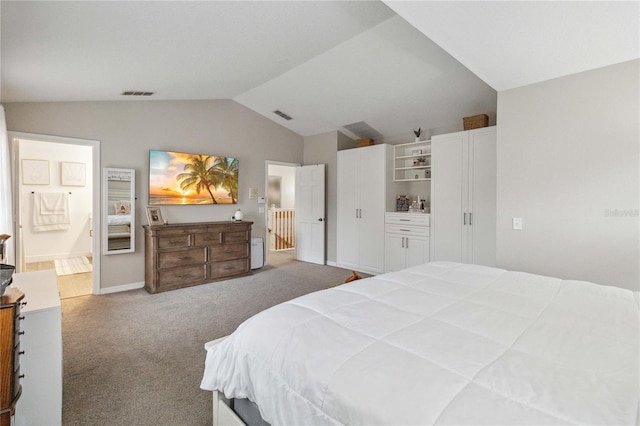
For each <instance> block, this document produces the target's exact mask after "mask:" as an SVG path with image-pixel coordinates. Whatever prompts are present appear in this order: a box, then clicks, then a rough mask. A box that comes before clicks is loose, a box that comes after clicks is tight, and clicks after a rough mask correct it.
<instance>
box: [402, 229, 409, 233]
mask: <svg viewBox="0 0 640 426" xmlns="http://www.w3.org/2000/svg"><path fill="white" fill-rule="evenodd" d="M400 230H401V231H404V232H411V229H400Z"/></svg>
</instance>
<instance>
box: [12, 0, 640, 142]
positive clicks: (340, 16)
mask: <svg viewBox="0 0 640 426" xmlns="http://www.w3.org/2000/svg"><path fill="white" fill-rule="evenodd" d="M0 14H1V21H0V24H1V28H0V37H1V49H2V51H1V55H0V60H1V74H0V77H1V84H0V90H1V91H0V100H1V101H2V102H50V101H97V100H101V101H102V100H104V101H112V100H128V99H131V98H130V97H124V96H123V95H122V92H124V91H149V92H155V94H154V95H153V96H152V97H142V98H143V99H145V100H149V99H152V100H172V99H233V100H235V101H237V102H239V103H241V104H243V105H245V106H246V107H248V108H250V109H252V110H254V111H256V112H258V113H260V114H262V115H264V116H265V117H268V118H269V119H271V120H273V121H275V122H277V123H279V124H281V125H283V126H285V127H287V128H289V129H291V130H293V131H295V132H297V133H299V134H301V135H314V134H318V133H322V132H325V131H331V130H340V131H343V132H345V133H347V134H350V135H351V136H357V134H354V133H352V132H351V131H349V130H347V129H345V127H344V126H345V125H349V124H352V123H360V122H364V123H366V124H367V125H369V126H370V127H372V128H373V129H375V131H377V132H378V133H380V134H382V135H385V136H390V135H398V134H404V133H407V132H410V131H411V129H412V128H416V127H423V128H446V127H450V126H452V125H456V124H459V123H460V122H461V119H462V117H464V116H467V115H473V114H479V113H487V114H489V115H490V116H491V117H495V111H496V91H497V90H498V91H499V90H506V89H510V88H514V87H519V86H522V85H527V84H531V83H535V82H538V81H542V80H547V79H550V78H555V77H559V76H562V75H567V74H571V73H575V72H580V71H584V70H587V69H591V68H596V67H601V66H605V65H609V64H613V63H618V62H623V61H626V60H630V59H634V58H638V57H640V55H639V54H638V50H639V47H638V46H639V44H638V42H639V31H638V16H639V15H638V14H639V9H638V2H637V1H628V2H624V1H623V2H591V1H585V2H520V1H513V2H457V1H456V2H438V1H424V2H421V1H408V2H400V1H398V2H396V1H388V2H384V3H383V2H379V1H358V2H356V1H336V2H334V1H300V2H273V1H255V2H224V1H202V2H194V1H141V2H137V1H125V2H122V1H87V2H66V1H62V2H58V1H6V0H3V1H2V2H0ZM137 99H138V98H135V99H134V100H137ZM274 110H280V111H283V112H284V113H286V114H288V115H290V116H292V117H293V119H292V120H290V121H287V120H285V119H283V118H282V117H280V116H277V115H275V114H274V113H273V111H274Z"/></svg>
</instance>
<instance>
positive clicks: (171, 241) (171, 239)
mask: <svg viewBox="0 0 640 426" xmlns="http://www.w3.org/2000/svg"><path fill="white" fill-rule="evenodd" d="M189 240H190V238H189V235H188V234H186V235H163V236H161V237H158V248H161V249H165V248H182V247H189Z"/></svg>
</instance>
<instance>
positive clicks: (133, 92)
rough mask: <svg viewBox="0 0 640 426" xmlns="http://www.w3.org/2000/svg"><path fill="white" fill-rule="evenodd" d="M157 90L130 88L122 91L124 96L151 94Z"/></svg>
mask: <svg viewBox="0 0 640 426" xmlns="http://www.w3.org/2000/svg"><path fill="white" fill-rule="evenodd" d="M154 93H156V92H141V91H139V90H128V91H126V92H122V96H151V95H153V94H154Z"/></svg>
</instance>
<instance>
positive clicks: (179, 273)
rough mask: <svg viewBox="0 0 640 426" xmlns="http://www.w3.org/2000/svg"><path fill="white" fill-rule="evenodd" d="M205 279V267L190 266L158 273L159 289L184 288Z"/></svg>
mask: <svg viewBox="0 0 640 426" xmlns="http://www.w3.org/2000/svg"><path fill="white" fill-rule="evenodd" d="M204 279H205V266H204V265H197V266H189V267H186V268H175V269H170V270H167V271H162V270H161V271H158V287H159V288H160V289H162V287H174V288H179V287H184V285H185V284H186V283H190V282H193V281H201V280H204Z"/></svg>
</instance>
